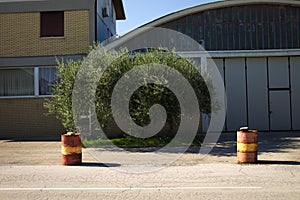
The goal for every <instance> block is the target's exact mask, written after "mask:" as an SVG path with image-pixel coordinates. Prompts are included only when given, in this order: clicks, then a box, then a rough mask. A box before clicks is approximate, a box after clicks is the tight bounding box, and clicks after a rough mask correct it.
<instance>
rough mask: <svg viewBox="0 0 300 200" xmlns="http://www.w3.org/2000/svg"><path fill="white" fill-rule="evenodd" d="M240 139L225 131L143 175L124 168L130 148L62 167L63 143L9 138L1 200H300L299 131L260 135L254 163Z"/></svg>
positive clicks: (2, 156)
mask: <svg viewBox="0 0 300 200" xmlns="http://www.w3.org/2000/svg"><path fill="white" fill-rule="evenodd" d="M235 141H236V140H235V134H229V133H228V134H227V133H226V134H222V136H221V138H220V140H219V142H218V144H217V145H216V147H215V148H214V149H213V150H212V152H211V153H210V154H209V155H208V156H206V157H205V158H204V159H199V155H198V154H197V153H195V152H193V151H194V149H190V152H187V153H185V154H184V155H182V156H181V157H180V158H179V159H178V160H176V161H175V162H174V163H172V164H171V165H170V166H166V167H164V168H162V169H161V170H158V171H155V172H152V173H142V174H134V173H124V172H120V171H119V170H118V169H119V168H121V166H120V165H119V163H118V160H120V159H121V158H122V157H124V154H122V152H120V154H119V156H118V157H115V158H113V160H115V162H114V163H113V164H112V163H111V164H110V165H109V167H106V165H105V164H107V163H103V162H101V161H100V162H99V161H97V160H95V159H94V158H93V157H92V156H91V155H90V154H89V153H88V151H87V150H86V149H83V164H82V165H81V166H62V165H61V157H60V142H58V141H56V142H55V141H52V142H47V141H1V142H0V161H1V163H0V183H1V185H0V199H172V200H173V199H222V200H223V199H225V200H226V199H244V198H246V199H252V198H256V199H295V200H296V199H297V200H298V199H300V148H299V147H300V146H299V145H300V134H299V132H289V133H259V160H260V161H259V162H258V163H257V164H251V165H249V164H243V165H240V164H237V163H236V142H235ZM123 153H124V152H123ZM111 155H112V154H111V152H109V151H104V152H103V156H104V157H102V158H103V160H104V158H105V156H107V157H110V156H111ZM150 164H153V163H151V162H150ZM140 167H141V168H142V167H145V166H143V165H140Z"/></svg>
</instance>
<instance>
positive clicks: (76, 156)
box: [61, 133, 82, 165]
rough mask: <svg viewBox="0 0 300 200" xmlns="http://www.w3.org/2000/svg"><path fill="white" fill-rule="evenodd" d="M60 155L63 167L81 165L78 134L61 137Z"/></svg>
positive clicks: (80, 147)
mask: <svg viewBox="0 0 300 200" xmlns="http://www.w3.org/2000/svg"><path fill="white" fill-rule="evenodd" d="M61 143H62V145H61V153H62V164H63V165H79V164H81V163H82V146H81V140H80V134H79V133H67V134H63V135H62V136H61Z"/></svg>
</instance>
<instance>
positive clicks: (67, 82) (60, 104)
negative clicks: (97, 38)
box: [44, 60, 82, 131]
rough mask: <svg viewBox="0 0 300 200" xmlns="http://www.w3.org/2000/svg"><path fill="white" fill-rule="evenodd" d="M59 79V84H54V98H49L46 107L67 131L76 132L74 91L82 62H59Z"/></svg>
mask: <svg viewBox="0 0 300 200" xmlns="http://www.w3.org/2000/svg"><path fill="white" fill-rule="evenodd" d="M57 63H58V66H57V69H58V71H57V74H56V75H57V77H58V78H59V80H60V81H59V82H58V83H56V84H53V85H52V86H53V92H52V95H53V97H51V98H47V99H46V102H45V103H44V107H45V108H47V109H48V113H49V114H51V113H52V114H55V116H56V118H57V119H58V120H60V122H61V123H62V125H63V126H64V127H65V129H66V131H76V128H75V123H74V120H73V110H72V90H73V86H74V82H75V77H76V74H77V72H78V70H79V68H80V67H81V64H82V61H80V60H78V61H72V60H68V61H66V62H65V61H63V60H62V61H57Z"/></svg>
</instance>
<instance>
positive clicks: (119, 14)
mask: <svg viewBox="0 0 300 200" xmlns="http://www.w3.org/2000/svg"><path fill="white" fill-rule="evenodd" d="M113 4H114V6H115V9H116V19H117V20H124V19H126V16H125V10H124V5H123V1H122V0H113Z"/></svg>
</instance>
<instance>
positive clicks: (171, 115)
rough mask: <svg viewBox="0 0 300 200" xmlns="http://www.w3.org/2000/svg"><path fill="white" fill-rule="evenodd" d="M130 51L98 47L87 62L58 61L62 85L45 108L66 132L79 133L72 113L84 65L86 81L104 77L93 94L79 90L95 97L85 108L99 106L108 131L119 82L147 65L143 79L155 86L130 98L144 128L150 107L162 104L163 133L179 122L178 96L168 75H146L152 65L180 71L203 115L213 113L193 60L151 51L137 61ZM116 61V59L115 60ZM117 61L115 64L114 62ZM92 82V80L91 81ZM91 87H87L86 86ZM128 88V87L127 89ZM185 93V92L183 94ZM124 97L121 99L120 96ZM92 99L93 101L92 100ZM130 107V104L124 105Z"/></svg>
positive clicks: (135, 117)
mask: <svg viewBox="0 0 300 200" xmlns="http://www.w3.org/2000/svg"><path fill="white" fill-rule="evenodd" d="M129 55H130V53H129V52H128V51H127V50H121V51H119V52H117V53H114V54H112V53H108V52H106V51H105V50H104V48H103V47H97V50H96V51H92V52H91V53H90V55H89V57H88V58H87V59H85V60H84V61H67V62H65V61H61V62H58V67H57V68H58V72H57V76H58V77H59V79H60V82H59V83H57V84H54V85H53V87H54V90H53V97H52V98H49V99H47V100H46V103H45V105H44V106H45V107H46V108H47V109H48V112H49V113H53V114H55V115H56V117H57V119H59V120H60V121H61V123H62V124H63V126H64V127H65V128H66V130H67V131H76V127H75V123H74V116H73V110H72V92H73V88H74V82H75V78H76V75H77V73H78V71H79V69H80V67H82V63H83V62H85V64H86V65H87V66H88V68H89V69H88V70H87V73H89V74H90V75H91V76H89V74H88V75H87V77H91V78H87V79H95V78H97V80H98V79H99V78H100V77H94V76H92V75H93V74H101V73H102V72H103V74H102V75H101V78H100V79H99V81H98V84H97V85H95V86H92V85H91V86H90V89H88V90H91V91H94V93H93V92H92V93H91V92H90V91H87V90H86V89H85V90H84V91H77V92H82V93H86V95H90V94H96V95H95V97H94V98H95V101H92V100H91V101H90V102H86V104H85V105H86V106H90V105H91V104H92V103H94V104H95V106H96V115H97V118H98V121H99V123H100V125H101V127H102V128H104V130H106V129H107V130H108V129H109V127H111V126H114V127H115V126H116V124H115V122H114V119H113V115H112V110H111V95H112V92H113V89H114V86H115V85H116V84H117V82H118V81H119V79H120V78H121V77H122V76H123V75H124V74H125V73H126V72H128V71H129V70H131V69H133V68H134V67H136V66H144V67H145V71H142V72H141V76H142V77H147V78H149V79H152V80H154V82H155V84H148V85H145V86H143V87H140V88H139V89H138V90H136V91H135V92H134V93H133V95H132V96H131V98H130V105H129V110H130V115H131V118H132V120H133V121H134V122H135V123H136V124H138V125H140V126H145V125H147V124H149V123H150V118H149V108H150V107H151V106H152V105H153V104H161V105H162V106H164V108H165V109H166V111H167V113H168V115H167V117H168V118H167V124H166V125H165V127H164V133H168V132H172V131H176V129H177V128H178V124H179V123H180V105H179V102H178V100H177V98H176V96H175V95H174V94H173V93H172V92H171V91H170V90H169V89H168V88H167V87H168V84H170V83H168V81H167V78H168V77H167V75H163V74H162V75H159V74H158V75H157V76H156V77H155V76H151V77H150V75H149V74H147V70H146V69H147V65H146V64H149V63H156V64H162V65H165V66H169V67H171V68H174V69H175V70H177V71H178V72H180V73H181V74H182V75H183V76H184V77H185V78H186V79H187V80H188V81H189V83H190V84H191V86H192V87H193V89H194V91H195V94H196V95H197V98H198V100H199V108H200V109H201V112H204V113H210V112H211V100H210V96H209V92H208V89H207V87H206V84H205V81H204V80H203V78H202V77H201V75H200V73H199V71H198V70H197V68H195V66H194V65H193V64H192V63H191V61H189V60H187V59H184V58H181V57H179V56H177V55H176V54H174V53H172V52H165V51H164V52H162V51H151V52H146V53H136V54H134V58H132V57H131V56H129ZM115 58H117V59H115ZM112 60H114V61H113V62H112V63H111V61H112ZM107 63H111V64H110V65H109V66H108V68H107V69H106V70H105V71H103V67H102V66H106V64H107ZM91 82H93V81H91ZM87 88H88V87H87ZM125 89H126V88H125ZM184 92H185V91H182V95H184ZM120 98H122V97H120ZM91 99H92V98H91ZM124 106H127V105H124Z"/></svg>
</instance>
